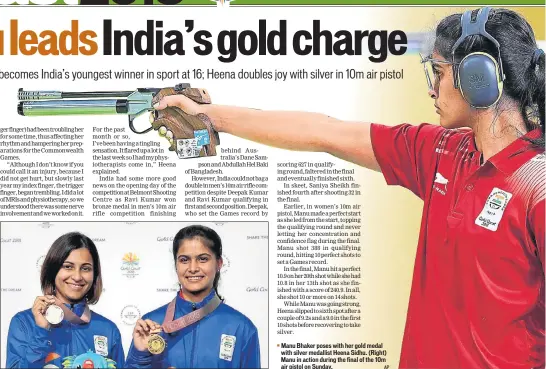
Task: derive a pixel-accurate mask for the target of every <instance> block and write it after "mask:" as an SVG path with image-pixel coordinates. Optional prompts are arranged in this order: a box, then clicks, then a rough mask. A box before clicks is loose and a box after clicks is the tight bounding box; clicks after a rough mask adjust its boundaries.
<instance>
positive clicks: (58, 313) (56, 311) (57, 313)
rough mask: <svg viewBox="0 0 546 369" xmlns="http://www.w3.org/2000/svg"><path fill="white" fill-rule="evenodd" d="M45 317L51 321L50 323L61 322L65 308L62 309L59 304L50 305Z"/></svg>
mask: <svg viewBox="0 0 546 369" xmlns="http://www.w3.org/2000/svg"><path fill="white" fill-rule="evenodd" d="M45 318H46V320H47V321H48V322H49V324H53V325H55V324H59V323H60V322H62V321H63V318H64V312H63V309H61V308H60V307H58V306H57V305H49V306H48V308H47V310H46V312H45Z"/></svg>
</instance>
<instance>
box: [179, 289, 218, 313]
mask: <svg viewBox="0 0 546 369" xmlns="http://www.w3.org/2000/svg"><path fill="white" fill-rule="evenodd" d="M215 295H216V290H215V289H214V288H213V289H212V290H211V291H210V292H209V294H208V295H207V296H206V297H205V298H204V299H203V300H201V301H199V302H191V301H189V300H186V299H185V298H184V297H183V296H184V294H183V292H182V291H180V292H179V293H177V294H176V307H177V308H179V307H180V308H181V309H182V310H183V311H192V310H197V309H200V308H202V307H203V306H205V305H206V304H207V303H208V302H209V301H210V300H212V299H213V298H214V296H215Z"/></svg>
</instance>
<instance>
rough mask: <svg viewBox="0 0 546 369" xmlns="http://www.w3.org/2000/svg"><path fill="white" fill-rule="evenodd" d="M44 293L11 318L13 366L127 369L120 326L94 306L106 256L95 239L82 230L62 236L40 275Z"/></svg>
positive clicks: (10, 365) (9, 363)
mask: <svg viewBox="0 0 546 369" xmlns="http://www.w3.org/2000/svg"><path fill="white" fill-rule="evenodd" d="M40 284H41V288H42V292H43V293H44V295H43V296H38V297H37V298H36V300H35V301H34V304H33V306H32V308H30V309H27V310H24V311H21V312H19V313H17V314H16V315H15V316H14V317H13V318H12V320H11V323H10V328H9V333H8V343H7V362H6V363H7V367H8V368H44V367H45V368H60V367H64V368H72V367H73V368H76V367H80V368H116V367H118V368H123V367H124V366H125V359H124V352H123V346H122V342H121V335H120V333H119V330H118V328H117V327H116V325H115V324H114V323H113V322H111V321H110V320H108V319H106V318H105V317H103V316H101V315H99V314H97V313H95V312H92V311H91V310H90V309H89V305H92V304H95V303H97V302H98V301H99V297H100V295H101V292H102V277H101V268H100V260H99V255H98V252H97V249H96V247H95V244H94V243H93V241H92V240H91V239H90V238H88V237H86V236H84V235H82V234H80V233H67V234H64V235H62V236H61V237H59V238H58V239H57V240H55V242H53V245H52V246H51V248H50V249H49V251H48V253H47V255H46V257H45V260H44V264H43V266H42V271H41V275H40Z"/></svg>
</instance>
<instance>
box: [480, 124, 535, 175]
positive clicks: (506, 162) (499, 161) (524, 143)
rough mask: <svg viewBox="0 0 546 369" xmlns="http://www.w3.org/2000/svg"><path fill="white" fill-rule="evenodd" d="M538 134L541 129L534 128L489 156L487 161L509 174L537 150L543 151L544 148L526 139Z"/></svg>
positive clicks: (533, 137)
mask: <svg viewBox="0 0 546 369" xmlns="http://www.w3.org/2000/svg"><path fill="white" fill-rule="evenodd" d="M540 135H541V130H540V129H538V128H537V129H534V130H532V131H530V132H528V133H527V134H525V135H523V136H521V137H519V138H518V139H516V140H515V141H514V142H512V143H511V144H510V145H508V146H506V147H505V148H504V149H502V150H501V151H499V152H498V153H496V154H495V155H493V156H492V157H490V158H489V160H488V161H489V162H490V163H491V164H493V165H494V166H495V168H497V169H498V170H500V171H501V172H503V173H504V174H507V175H508V174H511V173H513V172H515V171H516V170H517V169H518V168H519V167H521V166H522V165H523V164H524V163H526V162H527V161H528V160H529V159H531V158H532V157H534V156H536V155H537V150H540V151H544V148H535V147H532V146H531V145H532V143H531V142H529V141H528V140H529V139H537V138H539V137H540Z"/></svg>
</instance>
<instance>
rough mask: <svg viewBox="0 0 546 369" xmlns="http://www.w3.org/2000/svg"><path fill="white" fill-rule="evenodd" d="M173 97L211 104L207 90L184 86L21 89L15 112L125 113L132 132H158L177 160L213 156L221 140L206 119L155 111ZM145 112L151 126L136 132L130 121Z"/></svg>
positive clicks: (178, 112) (38, 113) (41, 113)
mask: <svg viewBox="0 0 546 369" xmlns="http://www.w3.org/2000/svg"><path fill="white" fill-rule="evenodd" d="M173 94H183V95H185V96H187V97H188V98H190V99H192V100H194V101H195V102H197V103H200V104H210V103H211V100H210V97H209V94H208V93H207V91H206V90H204V89H198V88H191V87H190V85H189V84H187V83H181V84H178V85H176V86H175V87H174V88H163V89H160V88H139V89H137V90H136V91H107V92H59V91H24V90H22V89H20V90H19V93H18V98H19V100H20V101H19V104H18V106H17V112H18V113H19V114H20V115H25V116H44V115H83V114H92V115H99V114H126V115H128V116H129V127H130V128H131V130H132V131H133V132H135V133H138V134H141V133H146V132H148V131H150V130H152V129H155V130H158V131H159V134H160V135H161V136H164V137H166V138H167V140H168V141H169V143H170V144H171V145H170V147H169V150H171V151H176V152H177V154H178V156H179V157H180V158H187V157H196V156H213V155H216V145H219V144H220V140H219V137H218V133H217V132H216V131H214V129H213V127H212V124H211V122H210V120H209V119H208V117H207V116H205V115H202V114H200V115H198V116H192V115H188V114H186V113H184V112H183V111H182V110H180V109H178V108H174V107H172V108H171V107H169V108H166V109H164V110H161V111H154V109H153V104H154V103H156V102H158V101H159V100H160V99H161V98H162V97H163V96H167V95H173ZM147 111H152V114H151V116H150V123H151V124H152V126H151V127H150V128H148V129H146V130H144V131H137V130H136V129H135V128H134V126H133V121H134V119H135V118H136V117H137V116H139V115H141V114H143V113H145V112H147Z"/></svg>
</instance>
